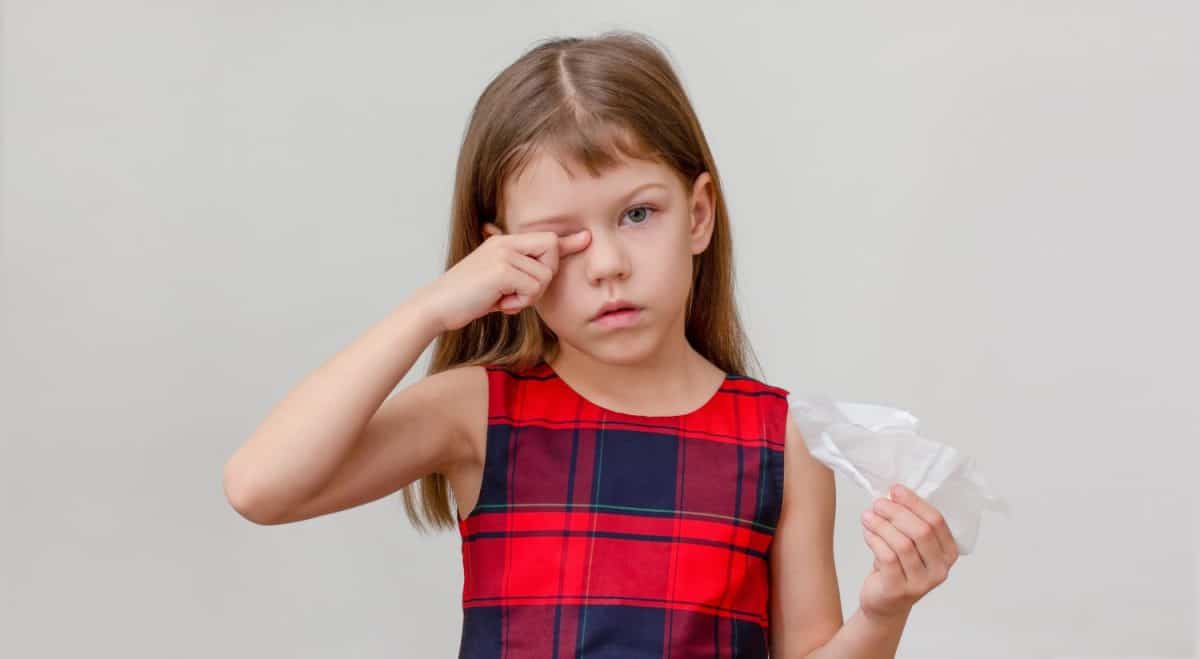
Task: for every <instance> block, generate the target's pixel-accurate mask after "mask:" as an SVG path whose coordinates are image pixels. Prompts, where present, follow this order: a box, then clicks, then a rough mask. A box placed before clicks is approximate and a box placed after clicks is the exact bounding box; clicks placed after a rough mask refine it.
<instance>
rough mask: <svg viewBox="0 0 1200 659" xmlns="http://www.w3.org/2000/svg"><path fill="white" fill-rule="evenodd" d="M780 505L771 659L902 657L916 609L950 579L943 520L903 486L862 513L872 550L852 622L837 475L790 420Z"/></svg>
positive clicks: (950, 542)
mask: <svg viewBox="0 0 1200 659" xmlns="http://www.w3.org/2000/svg"><path fill="white" fill-rule="evenodd" d="M785 441H786V445H785V451H784V463H785V464H784V488H783V496H784V501H783V508H782V510H781V511H780V517H779V524H778V525H777V526H776V530H775V537H774V539H773V540H772V549H771V556H770V561H771V568H770V570H771V575H772V577H771V581H772V583H771V604H770V607H771V610H770V618H771V619H770V634H771V657H773V658H777V659H856V658H860V657H861V658H862V659H879V658H881V657H895V655H896V648H897V646H899V644H900V635H901V633H903V631H904V625H905V623H906V622H907V621H908V616H909V613H910V612H911V610H912V606H913V604H915V603H916V602H917V601H918V600H919V599H921V598H922V597H923V596H924V595H925V594H926V593H928V592H929V591H930V590H932V589H934V588H935V587H937V586H938V585H939V584H941V583H942V582H944V581H945V580H946V575H947V574H948V573H949V570H950V566H952V565H953V564H954V562H955V561H956V560H958V547H957V545H956V544H955V542H954V538H953V536H951V534H950V530H949V528H948V527H947V526H946V522H945V519H944V518H943V517H942V515H941V514H940V513H939V512H938V511H937V509H936V508H934V507H933V506H932V505H930V504H929V502H927V501H926V500H925V499H923V498H921V497H920V496H917V494H916V493H915V492H913V491H912V490H909V489H907V488H904V487H902V486H896V487H895V488H893V491H892V499H891V500H889V499H883V498H880V499H876V500H875V502H874V505H873V506H872V508H871V509H869V510H867V511H866V512H864V513H863V534H864V536H865V538H866V541H867V545H868V546H869V547H870V548H871V551H872V553H874V554H875V564H874V567H873V569H872V572H871V573H870V574H869V575H867V578H866V582H865V583H864V584H863V589H862V593H861V595H860V598H859V609H858V611H856V612H855V613H854V615H853V616H852V617H851V618H850V620H849V621H847V622H846V623H845V624H843V623H842V609H841V601H840V595H839V592H838V585H837V575H836V571H835V569H834V562H833V519H834V508H835V506H836V496H835V489H834V477H833V472H832V470H830V469H829V468H828V467H826V466H825V465H823V464H821V463H820V462H819V461H817V459H816V458H814V457H813V456H812V454H811V453H809V451H808V447H807V446H806V445H805V442H804V439H803V437H802V436H801V435H800V430H799V427H798V426H797V425H796V422H795V421H794V420H793V419H792V417H791V415H790V414H789V415H788V429H787V439H786V440H785Z"/></svg>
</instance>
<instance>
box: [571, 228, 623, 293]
mask: <svg viewBox="0 0 1200 659" xmlns="http://www.w3.org/2000/svg"><path fill="white" fill-rule="evenodd" d="M581 255H582V256H583V257H584V258H585V259H587V272H588V279H589V280H590V281H591V282H592V283H593V284H598V283H600V282H602V281H604V280H606V279H628V278H629V270H630V261H629V254H628V253H627V251H626V249H625V246H624V245H623V244H622V243H621V239H620V238H616V237H614V236H611V235H608V234H606V233H605V232H594V233H593V234H592V242H591V244H589V245H588V246H587V247H586V248H584V250H583V252H582V254H581Z"/></svg>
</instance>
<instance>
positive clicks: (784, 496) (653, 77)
mask: <svg viewBox="0 0 1200 659" xmlns="http://www.w3.org/2000/svg"><path fill="white" fill-rule="evenodd" d="M452 214H453V218H452V219H453V223H452V227H451V239H450V250H449V252H450V253H449V255H448V258H447V260H446V266H447V271H446V272H445V273H443V274H442V275H441V276H440V277H439V278H438V279H436V280H435V281H433V282H432V283H430V284H427V285H426V286H424V287H423V288H420V289H419V290H417V291H416V292H415V293H414V294H412V295H411V296H409V297H408V298H407V299H406V300H404V301H403V302H402V303H401V304H400V305H399V306H398V307H397V308H396V309H395V310H394V311H393V312H392V313H391V314H390V315H389V316H388V317H387V318H385V319H384V320H383V321H381V322H379V323H378V324H376V325H375V326H373V327H371V328H370V329H369V330H368V331H367V332H366V333H365V334H364V335H363V336H361V337H360V338H359V339H358V340H357V341H355V342H354V343H353V344H352V345H350V346H349V347H347V348H345V349H344V350H343V351H342V352H340V353H338V354H337V355H335V356H334V357H333V358H332V359H331V360H329V361H328V362H327V363H325V364H323V365H322V366H320V367H319V368H318V369H317V370H316V371H315V372H313V373H312V374H310V375H309V376H308V377H307V378H305V380H304V381H303V382H301V383H300V384H299V385H298V386H297V387H296V388H295V389H293V390H292V391H291V392H289V393H288V395H287V396H286V397H285V398H284V400H283V401H281V402H280V403H279V404H278V406H277V407H276V408H275V409H274V410H273V411H272V412H271V414H270V415H269V416H268V417H267V419H266V420H265V421H264V422H263V423H262V425H261V426H260V427H259V428H258V429H257V430H256V431H255V433H254V434H253V436H251V437H250V439H249V440H248V441H247V442H246V443H245V445H243V446H242V447H241V448H240V449H239V450H238V451H237V452H236V453H235V454H234V455H233V456H232V458H231V459H230V460H229V462H228V464H227V466H226V470H225V477H224V485H225V492H226V495H227V497H228V498H229V500H230V502H231V504H232V505H233V507H234V508H236V509H237V511H238V512H240V513H241V514H242V515H243V516H245V517H246V518H248V519H250V520H252V521H254V522H257V523H260V524H282V523H287V522H293V521H297V520H303V519H308V518H311V517H315V516H318V515H325V514H328V513H331V512H335V511H339V510H344V509H346V508H350V507H352V506H357V505H360V504H363V503H366V502H369V501H373V500H376V499H379V498H380V497H383V496H385V495H387V494H389V493H393V492H396V491H397V490H403V499H404V504H405V509H406V511H407V513H408V515H409V517H410V518H411V520H412V522H413V523H414V524H415V525H416V526H417V528H418V529H421V530H424V528H425V527H424V524H425V522H426V521H429V522H432V523H433V524H435V525H436V526H440V527H445V528H450V527H455V526H456V527H457V528H458V530H459V532H460V534H461V536H462V560H463V569H464V581H463V629H462V638H461V643H460V646H459V656H460V657H472V658H489V659H490V658H499V657H506V658H510V659H519V658H526V657H539V658H541V657H584V656H586V657H626V658H628V657H667V656H669V657H701V656H703V657H733V656H737V657H766V656H768V652H769V655H770V656H771V657H786V658H789V659H791V658H800V657H808V658H810V659H826V658H834V657H837V658H839V659H845V658H853V657H863V658H864V659H865V658H867V657H871V658H873V659H874V658H878V657H885V656H893V655H894V654H895V651H896V646H897V644H898V643H899V639H900V634H901V631H902V628H903V626H904V624H905V621H906V620H907V617H908V613H909V611H910V609H911V607H912V605H913V604H914V603H915V602H916V601H917V600H918V599H920V598H921V597H922V596H923V595H924V594H925V593H926V592H928V591H929V590H930V589H932V588H933V587H934V586H936V585H937V584H939V583H941V582H942V581H943V580H944V579H945V578H946V574H947V571H948V569H949V567H950V566H951V565H952V564H953V563H954V562H955V560H956V558H957V554H956V549H955V544H954V541H953V538H952V537H951V536H950V533H949V531H948V529H947V527H946V525H945V523H944V522H943V520H942V518H941V516H940V515H939V514H938V511H936V510H935V509H933V508H932V507H931V506H930V505H929V504H928V503H927V502H926V501H925V500H923V499H921V498H920V497H918V496H916V495H915V494H914V493H912V492H911V491H907V490H903V489H897V490H896V491H895V492H894V493H893V497H892V498H891V499H879V500H877V501H875V502H874V507H873V510H868V511H867V512H866V513H865V514H864V516H863V523H864V531H863V532H864V535H865V538H866V542H867V544H868V545H869V546H870V548H871V550H872V552H873V553H874V555H875V558H876V560H875V565H874V570H873V571H872V572H871V574H870V575H869V576H868V577H867V579H866V583H865V584H864V586H863V589H862V594H861V597H860V606H859V609H858V611H857V612H856V613H855V615H854V616H853V617H852V618H851V619H850V620H849V621H846V622H844V623H843V620H842V609H841V602H840V599H839V591H838V584H837V578H836V574H835V570H834V561H833V542H832V538H833V521H834V504H835V494H834V479H833V473H832V472H831V471H830V470H829V469H827V468H825V467H824V465H821V464H820V463H819V462H817V461H816V460H815V459H814V458H813V457H812V456H811V455H810V454H809V452H808V451H807V449H806V446H805V444H804V441H803V438H802V437H801V436H800V434H799V431H798V427H797V425H796V424H795V422H794V421H793V420H792V419H791V417H790V415H789V413H788V406H787V396H788V392H787V390H785V389H781V388H779V387H775V386H771V385H768V384H766V383H764V382H762V381H760V380H757V379H754V378H752V377H750V376H748V375H746V374H745V371H746V369H745V362H744V352H745V351H746V350H747V349H748V345H747V343H746V341H745V338H744V337H743V334H742V329H741V325H740V323H739V320H738V316H737V313H736V309H735V304H734V299H733V258H732V254H733V251H732V240H731V235H730V225H729V219H728V212H727V209H726V206H725V201H724V195H723V194H722V192H721V184H720V179H719V178H718V175H717V168H716V165H715V163H714V162H713V158H712V154H711V153H710V152H709V148H708V144H707V142H706V140H705V137H704V134H703V132H702V131H701V128H700V124H699V121H698V120H697V118H696V115H695V113H694V112H693V110H692V107H691V105H690V104H689V102H688V99H687V97H686V95H685V94H684V91H683V89H682V85H681V84H680V81H679V79H678V78H677V77H676V75H675V73H674V72H673V71H672V68H671V65H670V63H669V61H668V59H667V58H666V56H665V55H664V54H663V53H662V52H661V51H660V50H659V49H658V48H657V47H656V46H655V45H654V43H653V42H652V41H651V40H650V39H649V38H646V37H644V36H641V35H638V34H633V33H626V32H610V33H607V34H604V35H601V36H599V37H594V38H588V39H582V38H564V39H556V40H548V41H545V42H543V43H541V44H539V45H537V46H535V47H534V48H532V49H531V50H529V51H528V52H526V53H525V54H524V55H523V56H522V57H521V58H520V59H518V60H517V61H516V62H515V63H514V64H512V65H511V66H509V67H508V68H507V69H505V70H504V71H503V72H502V73H501V74H500V75H499V76H497V77H496V79H495V80H493V81H492V82H491V84H489V85H488V87H487V88H486V89H485V90H484V92H483V94H482V96H481V97H480V99H479V100H478V103H477V105H476V107H475V109H474V112H473V114H472V117H471V120H470V124H469V126H468V130H467V132H466V136H465V140H464V143H463V145H462V151H461V154H460V157H459V161H458V172H457V180H456V185H455V193H454V203H453V209H452ZM435 339H436V342H435V344H434V353H433V359H432V364H431V367H430V369H429V374H428V377H426V378H424V379H423V380H420V381H419V382H416V383H415V384H413V385H411V386H409V387H406V388H404V389H402V390H400V391H398V392H396V394H395V395H393V396H390V397H389V393H390V392H392V391H393V389H395V388H396V386H397V385H398V384H399V382H400V380H401V379H403V377H404V376H405V374H406V373H407V372H408V370H409V369H410V368H411V366H412V365H413V363H414V362H415V361H416V359H417V358H418V357H419V356H420V355H421V353H422V352H423V351H424V350H425V348H426V347H427V346H428V345H429V343H430V342H431V341H434V340H435ZM418 481H419V482H418ZM417 489H419V494H420V509H419V511H418V508H417V506H416V505H415V504H414V500H415V497H416V494H417V492H415V490H417ZM451 496H453V500H454V503H453V504H452V503H451ZM452 505H453V507H454V510H453V511H452V510H451V506H452ZM422 518H424V519H422Z"/></svg>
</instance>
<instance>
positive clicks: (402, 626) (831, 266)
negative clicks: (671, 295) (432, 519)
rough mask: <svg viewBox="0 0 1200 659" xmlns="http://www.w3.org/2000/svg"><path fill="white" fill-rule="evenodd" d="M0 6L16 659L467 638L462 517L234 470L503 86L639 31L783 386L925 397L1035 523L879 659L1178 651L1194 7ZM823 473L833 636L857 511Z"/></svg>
mask: <svg viewBox="0 0 1200 659" xmlns="http://www.w3.org/2000/svg"><path fill="white" fill-rule="evenodd" d="M601 5H602V6H601ZM3 12H4V13H3V34H2V36H3V51H2V55H3V69H2V77H0V83H2V89H3V114H2V115H0V118H2V121H3V124H2V129H3V161H2V173H3V188H2V192H3V205H2V207H0V208H2V211H3V254H2V256H3V271H2V274H3V295H4V300H3V311H4V315H3V319H4V332H5V334H4V337H3V346H4V359H5V361H4V365H3V373H4V375H5V377H4V385H5V387H6V389H5V391H4V396H3V401H4V402H3V413H2V415H0V416H2V418H3V424H4V426H3V433H4V457H3V460H2V461H0V463H2V464H3V467H4V469H3V488H4V489H3V492H2V493H3V495H4V497H3V500H4V518H5V519H4V531H3V540H2V541H0V552H3V565H4V567H5V575H4V583H3V587H2V588H0V591H2V593H3V596H2V598H3V599H2V600H0V601H2V602H3V606H4V609H3V611H0V613H2V616H0V620H3V623H2V627H3V632H2V633H0V644H2V646H0V654H3V655H4V656H11V657H34V656H37V657H76V656H82V655H84V654H86V655H87V656H103V657H210V656H222V657H262V656H268V657H397V656H401V657H450V656H453V655H454V654H455V653H456V652H457V647H458V638H459V636H458V635H459V631H460V628H459V625H460V622H461V609H460V606H461V602H460V599H459V598H460V595H461V591H460V589H461V587H462V576H461V557H460V554H459V551H460V544H459V539H458V536H457V533H456V532H453V531H452V532H448V533H443V534H442V535H440V536H434V537H424V536H420V535H418V534H416V532H415V531H413V530H412V529H411V528H410V527H409V526H408V523H407V520H406V519H405V518H404V515H403V511H402V509H401V505H400V498H399V494H396V495H393V496H389V497H386V498H384V499H381V500H379V501H377V502H374V503H371V504H368V505H365V506H362V507H359V508H356V509H353V510H350V511H346V512H343V513H339V514H335V515H330V516H326V517H322V518H317V519H313V520H308V521H305V522H300V523H296V524H292V525H286V526H279V527H261V526H256V525H254V524H251V523H250V522H247V521H246V520H244V519H242V518H241V517H240V516H238V515H237V513H236V512H235V511H234V510H233V509H232V508H230V507H229V505H228V504H227V502H226V501H225V499H224V496H223V493H222V488H221V468H222V466H223V464H224V462H225V460H226V459H228V457H229V456H230V455H231V454H232V452H233V451H234V450H235V449H236V447H237V446H238V445H240V444H241V443H242V442H243V441H244V440H245V439H246V438H247V437H248V435H249V433H250V432H251V431H252V430H253V429H254V428H255V427H256V425H257V424H258V423H259V421H261V419H262V418H263V417H264V416H265V415H266V413H267V412H268V410H269V409H270V408H271V406H272V405H274V404H275V403H276V402H277V401H278V399H279V398H280V397H282V395H283V394H284V393H285V392H286V391H287V390H288V389H290V388H291V387H292V386H294V385H295V384H296V383H297V382H298V381H299V380H300V378H301V377H302V376H303V375H304V374H305V373H307V372H309V371H310V370H312V369H314V368H315V367H316V366H318V365H319V364H320V363H321V362H323V361H324V360H326V359H328V358H329V357H331V356H332V355H333V354H334V353H335V352H337V351H338V350H339V349H341V348H343V347H344V346H346V345H347V344H348V343H349V342H350V341H352V340H354V339H355V338H357V337H358V336H359V335H360V334H361V333H362V332H363V331H365V330H366V328H367V327H369V326H370V325H371V324H373V323H375V322H377V321H378V320H379V319H381V318H382V317H383V316H384V315H385V314H386V313H387V312H388V311H389V310H390V309H392V308H393V307H394V306H395V305H397V304H399V303H400V302H401V301H402V300H403V299H404V298H405V297H406V296H407V295H409V294H410V293H411V292H413V291H414V290H415V289H416V288H417V287H418V286H420V285H423V284H424V283H426V282H427V281H430V280H431V279H432V278H434V277H436V276H437V275H438V274H440V272H441V268H442V261H443V258H444V254H445V237H446V231H447V223H448V210H449V193H450V189H451V183H452V175H453V165H454V160H455V157H456V150H457V148H458V144H459V140H460V139H461V137H462V132H463V130H464V128H465V125H466V119H467V115H468V112H469V110H470V107H471V105H472V103H473V102H474V100H475V99H476V97H477V96H478V94H479V93H480V92H481V91H482V89H483V86H484V85H485V84H486V82H487V81H488V80H489V79H490V78H491V77H492V76H494V75H495V74H496V73H497V72H498V71H499V70H500V69H501V68H503V67H504V66H506V65H507V64H508V63H510V62H511V61H512V60H514V59H515V58H516V57H518V56H519V55H520V54H521V52H523V51H524V50H525V49H526V48H528V47H529V46H531V45H532V44H533V43H534V42H535V41H536V40H538V39H541V38H543V37H547V36H555V35H566V34H583V35H587V34H596V33H599V32H600V31H603V30H605V29H612V28H624V29H634V30H640V31H644V32H646V33H648V34H650V35H651V36H653V37H654V38H655V39H657V40H658V41H659V42H660V43H661V44H663V45H664V46H665V47H666V48H667V49H668V52H669V55H670V57H671V58H672V60H673V61H674V62H675V64H676V66H677V67H678V71H679V73H680V75H681V77H682V78H683V80H684V83H685V85H686V87H687V90H688V92H689V94H690V95H691V98H692V100H693V102H694V104H695V107H696V109H697V112H698V114H699V116H700V119H701V121H702V123H703V126H704V128H705V130H706V133H707V136H708V139H709V141H710V144H711V146H712V148H713V150H714V153H715V156H716V158H717V162H718V164H719V166H720V168H721V174H722V175H723V178H724V183H725V185H726V189H725V192H726V194H727V196H728V200H729V207H730V210H731V212H732V219H733V227H734V228H733V230H734V238H735V250H736V257H737V267H738V272H737V277H738V279H737V281H738V294H739V298H740V302H741V305H742V308H743V311H744V314H745V318H746V321H747V324H748V329H749V332H750V335H751V337H752V340H753V344H754V346H755V349H756V352H757V354H758V355H759V357H760V358H761V360H762V362H763V364H764V366H765V368H766V373H765V374H764V375H765V379H766V380H767V381H768V382H771V383H774V384H779V385H781V386H786V387H789V388H792V389H793V390H794V391H798V390H813V391H823V392H826V393H829V394H831V395H834V396H836V397H840V398H843V399H849V400H861V401H874V402H882V403H887V404H893V405H897V406H901V407H905V408H907V409H910V410H912V411H913V412H914V413H916V414H917V415H918V416H919V417H920V418H921V420H922V425H923V428H924V429H925V431H926V434H927V435H928V436H929V437H931V438H933V439H936V440H939V441H943V442H946V443H949V444H952V445H954V446H956V447H958V448H960V449H961V450H963V451H965V452H966V453H967V454H969V455H971V456H973V457H975V458H976V460H977V461H978V463H979V465H980V467H981V468H982V470H983V472H984V473H985V474H986V475H987V476H988V478H989V480H990V481H991V483H992V484H993V485H994V487H995V489H996V490H997V491H998V492H999V493H1000V494H1001V495H1003V496H1005V497H1006V498H1007V499H1008V500H1009V502H1010V503H1011V504H1012V506H1013V513H1014V514H1013V517H1012V518H1011V519H1006V518H1004V517H1002V516H997V515H989V516H988V517H986V518H985V519H984V523H983V528H982V533H981V535H980V539H979V545H978V548H977V552H976V553H975V554H973V555H970V556H967V557H963V558H962V559H961V560H960V562H959V563H958V564H957V565H956V566H955V568H954V570H953V571H952V573H951V576H950V579H949V580H948V581H947V582H946V583H945V584H944V585H942V586H941V587H939V588H938V589H936V590H935V591H933V592H932V593H930V594H929V595H928V596H927V597H926V598H925V599H924V600H923V601H921V602H920V603H918V605H917V607H916V609H915V610H914V612H913V614H912V617H911V618H910V621H909V624H908V628H907V629H906V631H905V636H904V637H903V640H902V643H901V649H900V653H899V656H900V657H906V658H917V657H921V658H927V657H928V658H944V659H963V658H964V657H966V658H985V659H986V658H999V657H1067V656H1073V657H1099V656H1120V657H1132V656H1143V655H1144V656H1155V657H1172V658H1181V657H1190V656H1193V653H1194V652H1195V647H1196V629H1197V607H1196V591H1197V585H1198V581H1197V557H1196V538H1195V535H1194V533H1195V526H1196V524H1195V523H1196V514H1197V507H1196V506H1195V498H1194V494H1193V490H1194V489H1195V485H1194V482H1195V478H1194V475H1195V472H1196V469H1197V464H1198V462H1197V457H1198V453H1200V452H1198V451H1197V449H1196V440H1197V438H1198V436H1200V411H1198V409H1197V403H1196V394H1197V386H1196V379H1195V373H1196V371H1197V366H1200V359H1198V358H1197V350H1196V345H1195V341H1196V337H1197V336H1198V335H1200V314H1198V312H1197V303H1196V283H1197V281H1198V278H1200V267H1198V266H1197V262H1196V261H1197V260H1196V251H1197V250H1196V246H1197V239H1198V238H1200V232H1198V231H1197V228H1196V222H1197V220H1198V219H1200V213H1198V212H1197V211H1198V210H1200V203H1198V201H1197V193H1196V188H1197V185H1196V184H1197V182H1198V181H1197V179H1198V174H1200V167H1198V157H1197V154H1198V153H1200V131H1198V130H1197V126H1196V119H1197V117H1198V116H1200V94H1198V93H1197V81H1198V80H1200V57H1198V55H1200V53H1198V50H1200V48H1198V46H1197V43H1198V38H1200V29H1198V27H1197V26H1198V23H1197V21H1198V19H1200V10H1198V8H1197V4H1196V3H1194V2H1155V1H1148V2H1133V1H1129V2H1082V1H1081V2H1057V1H1045V2H1028V3H1010V2H1005V3H995V2H986V3H985V2H949V1H946V2H920V3H884V2H878V3H863V2H837V3H833V2H827V3H816V2H806V3H788V4H787V5H786V6H784V5H782V4H781V5H778V6H776V5H755V4H744V3H743V4H739V5H734V4H733V3H720V4H717V3H705V4H698V3H683V2H672V3H654V2H651V3H646V2H606V3H570V4H567V3H559V2H548V1H543V2H526V3H503V4H501V3H495V4H492V3H464V2H451V3H447V2H442V3H439V4H438V6H437V7H436V8H434V5H433V4H431V3H430V4H415V3H400V2H391V3H385V2H325V3H315V2H265V1H262V2H232V1H225V2H201V1H199V0H193V1H191V2H149V1H147V2H129V1H124V2H117V1H110V2H84V1H76V2H62V1H48V0H25V1H20V2H12V1H10V2H6V3H5V4H4V6H3ZM427 359H428V353H426V354H425V355H424V356H423V357H422V359H421V360H420V361H419V362H418V363H417V365H416V366H415V367H414V370H413V372H411V373H410V374H409V376H408V377H407V378H406V379H405V381H404V382H402V386H404V385H406V384H410V383H411V382H413V381H414V380H415V379H416V378H418V377H420V375H421V373H423V372H424V369H425V366H426V364H427ZM837 482H838V491H839V507H838V526H837V531H836V534H837V535H836V545H837V546H836V550H837V560H838V569H839V578H840V581H841V586H842V600H843V605H844V608H845V610H846V614H847V616H849V615H850V614H851V613H853V611H854V610H855V609H856V608H857V605H858V592H859V588H860V587H861V584H862V579H863V578H864V577H865V575H866V574H867V571H868V570H869V568H870V563H871V557H870V553H869V549H868V547H867V546H866V544H865V542H864V540H863V538H862V534H861V531H860V525H859V522H858V516H859V513H860V512H861V511H862V510H863V509H864V508H866V507H867V506H868V505H869V504H870V500H869V498H868V496H867V495H866V494H865V493H864V492H861V491H859V490H858V489H857V488H856V487H855V486H854V485H853V484H852V483H850V482H849V481H848V480H845V479H843V478H841V477H839V478H838V481H837Z"/></svg>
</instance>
